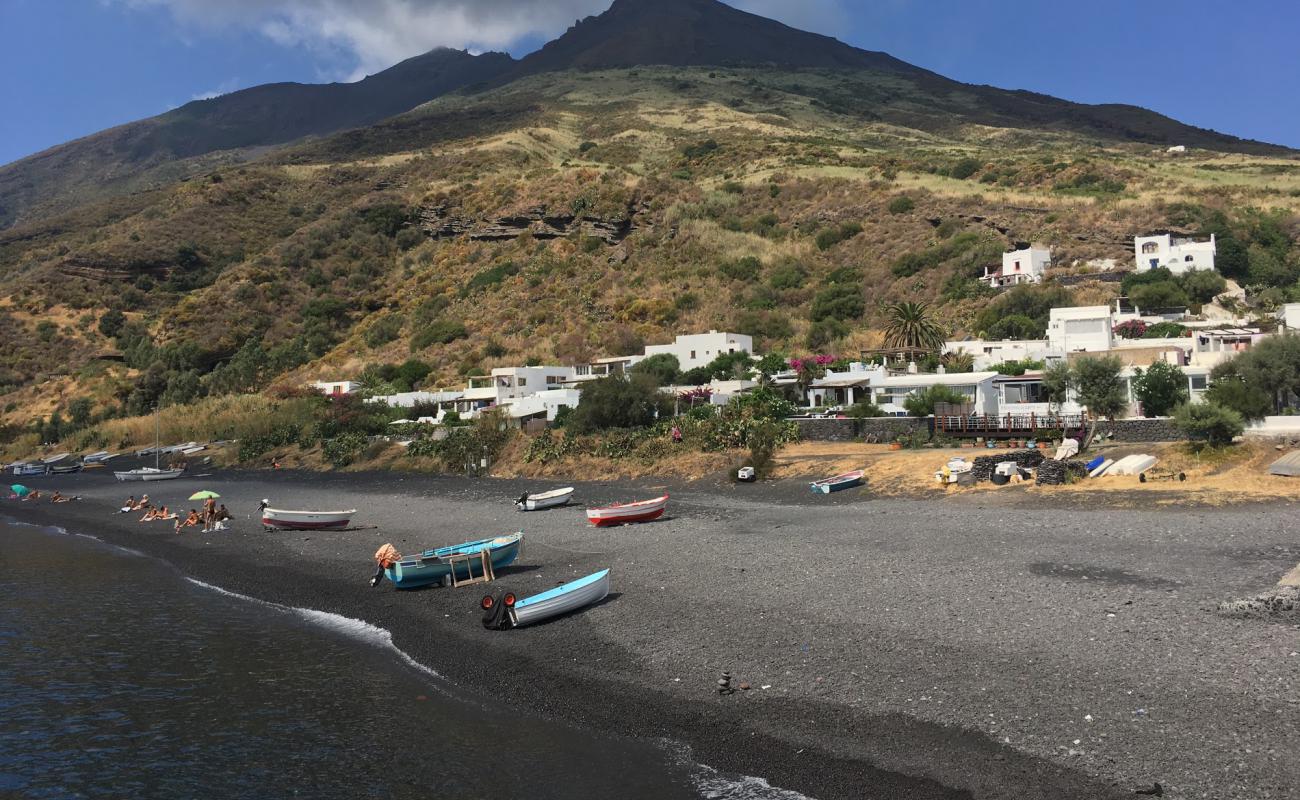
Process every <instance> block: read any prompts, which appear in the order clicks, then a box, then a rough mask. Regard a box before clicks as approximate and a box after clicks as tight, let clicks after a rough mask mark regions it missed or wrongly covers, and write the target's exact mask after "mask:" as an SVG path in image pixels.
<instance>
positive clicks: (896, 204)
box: [888, 194, 916, 214]
mask: <svg viewBox="0 0 1300 800" xmlns="http://www.w3.org/2000/svg"><path fill="white" fill-rule="evenodd" d="M914 208H916V201H915V200H913V199H912V198H910V197H908V196H907V195H905V194H904V195H899V196H898V197H895V198H894V199H893V200H890V201H889V206H888V210H889V213H891V214H906V213H907V212H909V211H911V210H912V209H914Z"/></svg>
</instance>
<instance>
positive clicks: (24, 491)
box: [9, 483, 32, 497]
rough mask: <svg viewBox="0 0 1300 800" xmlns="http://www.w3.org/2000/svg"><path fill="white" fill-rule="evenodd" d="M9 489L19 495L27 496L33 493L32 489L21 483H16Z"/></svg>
mask: <svg viewBox="0 0 1300 800" xmlns="http://www.w3.org/2000/svg"><path fill="white" fill-rule="evenodd" d="M9 490H10V491H12V492H13V493H14V494H16V495H18V496H19V497H26V496H27V495H29V494H31V493H32V490H31V489H28V488H27V487H26V486H23V485H22V484H21V483H15V484H14V485H13V486H10V487H9Z"/></svg>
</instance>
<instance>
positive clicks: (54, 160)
mask: <svg viewBox="0 0 1300 800" xmlns="http://www.w3.org/2000/svg"><path fill="white" fill-rule="evenodd" d="M514 63H515V62H514V60H513V59H512V58H510V56H508V55H505V54H502V53H485V54H483V55H478V56H474V55H470V54H469V53H466V52H463V51H459V50H450V49H445V48H444V49H438V50H433V51H431V52H428V53H425V54H424V55H420V56H416V57H415V58H411V59H408V60H406V61H403V62H401V63H400V64H397V65H395V66H393V67H390V68H389V69H386V70H384V71H383V72H380V73H378V74H375V75H371V76H369V77H367V78H365V79H364V80H361V81H358V82H356V83H330V84H301V83H272V84H265V85H262V86H254V87H252V88H249V89H243V90H241V91H237V92H231V93H230V94H226V95H221V96H220V97H215V98H211V99H208V100H195V101H194V102H191V103H186V104H185V105H183V106H181V107H180V108H176V109H173V110H171V111H168V112H167V113H165V114H160V115H158V116H156V117H150V118H149V119H144V120H140V121H138V122H132V123H128V124H126V125H121V126H118V127H116V128H111V129H109V130H106V131H102V132H100V133H97V134H93V135H91V136H87V137H85V138H82V139H77V140H75V141H72V142H68V143H67V144H63V145H59V146H57V147H54V148H51V149H49V150H46V151H44V152H41V153H37V154H35V155H33V156H30V157H28V158H24V159H21V160H19V161H16V162H14V163H12V164H9V165H7V166H4V167H0V228H3V227H6V226H8V225H11V224H13V223H14V222H15V221H17V220H19V219H23V218H26V217H30V216H33V215H34V214H33V210H34V209H35V208H42V209H45V210H55V209H60V208H64V207H67V206H68V205H69V204H71V203H76V202H81V201H84V200H86V199H93V198H94V197H99V196H106V195H110V194H112V193H115V192H120V191H133V190H139V189H144V188H149V187H152V186H155V185H158V184H163V183H169V182H171V181H173V180H176V179H178V178H181V177H185V176H187V175H190V174H194V173H196V172H199V171H202V170H205V169H209V168H211V167H212V166H214V165H217V164H221V163H230V162H233V161H243V160H247V159H248V158H251V157H254V156H256V155H257V154H258V153H259V152H260V151H261V150H264V149H265V148H267V147H272V146H275V145H281V144H284V143H286V142H292V141H296V140H298V139H302V138H304V137H308V136H321V135H325V134H330V133H335V132H337V131H341V130H345V129H348V128H355V127H361V126H365V125H369V124H372V123H374V122H377V121H379V120H381V119H384V118H386V117H391V116H393V115H395V114H400V113H402V112H403V111H407V110H409V109H412V108H414V107H415V106H417V105H419V104H421V103H424V102H427V101H429V100H432V99H433V98H435V97H438V96H440V95H443V94H445V93H447V92H449V91H453V90H455V89H459V88H461V87H464V86H468V85H473V84H477V83H481V82H484V81H487V80H490V79H492V78H494V77H496V76H497V75H499V74H501V73H502V72H504V71H505V70H507V69H509V68H510V67H512V66H513V65H514Z"/></svg>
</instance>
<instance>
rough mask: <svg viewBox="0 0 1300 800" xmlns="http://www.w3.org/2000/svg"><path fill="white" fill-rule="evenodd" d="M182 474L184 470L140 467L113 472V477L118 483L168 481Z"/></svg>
mask: <svg viewBox="0 0 1300 800" xmlns="http://www.w3.org/2000/svg"><path fill="white" fill-rule="evenodd" d="M184 474H185V470H183V469H158V468H157V467H141V468H140V469H129V470H126V471H124V472H114V473H113V477H114V478H117V479H118V480H119V481H170V480H172V479H174V478H179V477H180V476H182V475H184Z"/></svg>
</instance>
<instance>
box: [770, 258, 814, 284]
mask: <svg viewBox="0 0 1300 800" xmlns="http://www.w3.org/2000/svg"><path fill="white" fill-rule="evenodd" d="M807 279H808V273H807V272H806V271H805V270H804V268H803V267H801V266H799V265H798V264H795V263H786V264H782V265H780V266H778V267H776V268H775V269H773V270H772V272H771V274H770V275H768V278H767V282H768V285H769V286H771V287H772V288H773V289H776V290H777V291H784V290H786V289H798V288H799V287H801V286H803V284H804V281H805V280H807Z"/></svg>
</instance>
